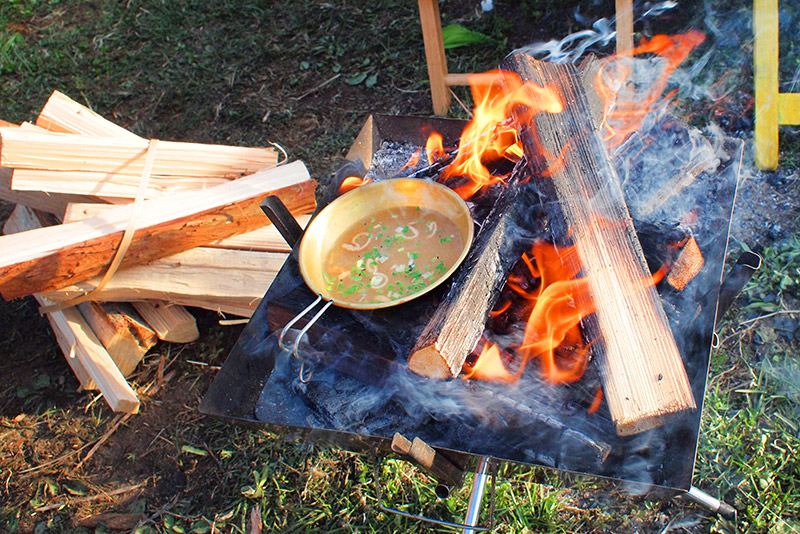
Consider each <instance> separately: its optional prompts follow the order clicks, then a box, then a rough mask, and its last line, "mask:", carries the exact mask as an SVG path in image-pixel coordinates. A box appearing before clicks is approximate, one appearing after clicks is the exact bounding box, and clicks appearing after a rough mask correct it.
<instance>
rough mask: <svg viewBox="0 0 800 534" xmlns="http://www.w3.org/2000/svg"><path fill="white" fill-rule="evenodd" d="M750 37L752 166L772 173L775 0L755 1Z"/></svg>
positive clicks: (775, 92) (776, 107)
mask: <svg viewBox="0 0 800 534" xmlns="http://www.w3.org/2000/svg"><path fill="white" fill-rule="evenodd" d="M753 33H754V34H755V41H754V44H753V77H754V78H755V114H756V124H755V134H754V137H755V162H756V167H758V168H759V169H762V170H773V169H775V168H776V167H777V166H778V124H779V116H778V110H779V105H778V102H779V96H778V90H779V87H778V0H754V2H753Z"/></svg>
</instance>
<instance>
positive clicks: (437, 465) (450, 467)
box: [392, 432, 464, 487]
mask: <svg viewBox="0 0 800 534" xmlns="http://www.w3.org/2000/svg"><path fill="white" fill-rule="evenodd" d="M392 450H393V451H394V452H396V453H398V454H402V455H405V456H408V457H409V458H410V459H411V460H413V461H414V462H416V463H417V465H419V466H421V467H423V468H424V469H425V470H427V471H428V472H429V473H430V474H431V475H432V476H433V477H434V478H435V479H436V480H437V481H439V482H440V483H442V484H446V485H448V486H455V487H459V486H461V484H462V483H463V481H464V470H463V469H461V467H459V466H458V465H456V464H455V463H454V462H452V461H451V460H450V459H449V458H447V457H446V456H444V454H443V453H442V452H440V451H437V450H436V449H434V448H433V447H431V446H430V445H428V444H427V443H425V442H424V441H422V440H421V439H420V438H419V437H415V438H414V441H410V440H409V439H408V438H406V437H405V436H403V435H402V434H400V433H399V432H398V433H395V435H394V437H393V438H392Z"/></svg>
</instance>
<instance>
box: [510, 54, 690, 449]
mask: <svg viewBox="0 0 800 534" xmlns="http://www.w3.org/2000/svg"><path fill="white" fill-rule="evenodd" d="M505 68H506V69H508V70H513V71H515V72H517V73H518V74H520V76H521V77H522V79H523V80H525V81H530V82H533V83H535V84H538V85H540V86H543V87H551V88H553V89H554V90H555V91H556V92H557V93H558V94H559V95H560V97H561V99H562V101H563V104H564V111H563V112H561V113H558V114H556V113H539V114H537V115H535V116H534V117H533V119H531V120H530V121H527V120H525V119H523V121H524V123H523V124H520V129H521V137H522V140H523V145H524V147H525V153H526V156H527V159H528V161H529V162H530V163H531V164H532V165H533V166H534V167H536V169H535V170H536V171H539V172H541V173H544V174H545V175H548V174H549V175H550V179H551V180H552V182H553V183H554V185H555V188H556V191H557V195H558V199H559V201H560V202H561V206H562V210H563V212H564V216H565V218H566V220H567V223H568V224H569V226H570V229H571V231H572V235H573V239H574V241H575V245H576V248H577V253H578V257H579V259H580V262H581V266H582V269H583V275H584V276H585V277H586V279H587V284H588V291H589V297H590V298H591V299H592V301H593V304H594V307H595V309H596V312H595V313H594V317H595V320H596V322H597V325H598V327H599V329H600V332H601V335H602V346H603V348H602V350H599V351H596V352H600V358H599V359H600V366H601V370H602V378H603V383H604V389H605V394H606V399H607V402H608V405H609V408H610V411H611V415H612V418H613V420H614V423H615V425H616V428H617V432H618V433H619V434H620V435H630V434H635V433H638V432H642V431H645V430H648V429H651V428H654V427H656V426H659V425H661V424H663V422H664V421H665V419H666V418H667V417H668V416H669V415H670V414H674V413H677V412H682V411H684V410H689V409H695V408H696V403H695V400H694V397H693V395H692V390H691V385H690V384H689V380H688V377H687V374H686V370H685V368H684V365H683V361H682V358H681V354H680V352H679V351H678V348H677V345H676V343H675V340H674V338H673V336H672V332H671V331H670V328H669V324H668V321H667V317H666V314H665V313H664V310H663V307H662V305H661V302H660V300H659V296H658V293H657V292H656V290H655V288H654V286H653V284H652V282H651V280H650V274H649V272H648V270H647V263H646V261H645V258H644V254H643V252H642V249H641V245H640V244H639V241H638V238H637V236H636V232H635V229H634V227H633V221H632V219H631V217H630V214H629V212H628V209H627V206H626V203H625V200H624V196H623V193H622V189H621V187H620V184H619V181H618V178H617V175H616V173H615V171H614V169H613V167H612V166H611V163H610V161H609V157H608V153H607V151H606V147H605V145H604V143H603V141H602V139H601V138H600V136H599V134H598V131H597V129H596V127H595V126H594V124H593V121H592V116H591V111H590V109H589V104H588V101H587V98H586V96H585V93H584V91H583V88H582V85H581V80H580V77H579V74H578V73H577V71H576V69H575V67H574V66H572V65H556V64H549V63H543V62H539V61H536V60H534V59H533V58H531V57H530V56H526V55H524V54H515V55H513V56H511V57H510V58H509V59H507V60H506V64H505ZM518 120H519V119H518ZM542 149H543V150H542ZM543 153H544V154H548V155H560V157H559V159H558V161H557V162H552V164H550V165H549V164H548V162H546V161H545V157H544V156H543ZM598 345H601V344H600V343H596V344H595V347H597V346H598Z"/></svg>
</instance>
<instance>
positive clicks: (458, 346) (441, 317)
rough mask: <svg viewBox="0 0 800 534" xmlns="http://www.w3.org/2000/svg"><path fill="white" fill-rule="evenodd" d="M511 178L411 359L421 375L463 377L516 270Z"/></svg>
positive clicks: (514, 186)
mask: <svg viewBox="0 0 800 534" xmlns="http://www.w3.org/2000/svg"><path fill="white" fill-rule="evenodd" d="M519 168H521V167H518V169H519ZM512 176H513V177H512V178H511V179H509V181H508V184H509V185H508V186H507V187H505V188H504V189H503V191H502V193H501V196H500V198H499V199H498V201H497V202H496V204H495V206H494V208H493V209H492V211H491V212H490V213H489V215H487V217H486V219H485V220H484V221H483V223H482V224H481V229H480V231H479V232H478V235H477V236H476V237H475V240H474V242H473V244H472V247H471V249H470V252H469V255H468V256H467V258H466V260H465V261H464V264H463V265H462V266H461V267H459V270H458V271H457V272H456V273H455V275H454V277H453V281H452V283H451V285H450V289H449V290H448V293H447V295H446V296H445V297H444V298H443V299H442V302H441V303H440V304H439V306H438V307H437V309H436V312H435V313H434V314H433V316H432V317H431V319H430V320H429V321H428V323H427V324H426V325H425V328H424V329H423V331H422V334H421V335H420V337H419V339H418V340H417V342H416V344H415V345H414V348H413V349H412V351H411V354H410V355H409V357H408V367H409V369H411V370H412V371H414V372H415V373H417V374H420V375H423V376H428V377H433V378H452V377H455V376H458V375H459V374H460V373H461V367H462V366H463V365H464V361H465V360H466V358H467V356H469V354H470V352H472V350H473V349H474V348H475V344H476V343H477V342H478V340H479V339H480V337H481V334H482V333H483V330H484V327H485V325H486V320H487V319H488V317H489V312H490V311H491V309H492V307H493V306H494V303H495V302H496V300H497V297H498V296H499V295H500V291H501V289H502V288H503V286H504V285H505V283H506V278H507V276H508V273H509V271H510V269H511V267H512V266H513V264H514V263H515V262H516V260H517V259H518V258H519V254H516V253H514V252H513V251H512V249H513V243H514V240H515V237H514V236H515V235H516V234H517V232H516V231H515V229H514V228H515V227H514V224H513V222H512V215H513V212H512V207H513V205H514V200H515V199H516V197H517V193H518V187H517V179H518V175H517V173H516V172H515V173H514V175H512Z"/></svg>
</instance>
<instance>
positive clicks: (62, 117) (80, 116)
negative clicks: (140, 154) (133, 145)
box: [36, 91, 141, 139]
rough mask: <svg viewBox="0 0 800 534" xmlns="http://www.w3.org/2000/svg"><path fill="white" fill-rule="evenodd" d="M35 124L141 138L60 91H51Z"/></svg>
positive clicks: (52, 128) (109, 135)
mask: <svg viewBox="0 0 800 534" xmlns="http://www.w3.org/2000/svg"><path fill="white" fill-rule="evenodd" d="M36 126H39V127H41V128H44V129H46V130H49V131H51V132H63V133H71V134H83V135H92V136H96V137H121V138H127V139H141V137H139V136H138V135H136V134H135V133H133V132H131V131H130V130H127V129H125V128H123V127H122V126H119V125H117V124H115V123H113V122H111V121H109V120H108V119H106V118H104V117H103V116H102V115H100V114H98V113H95V112H94V111H92V110H91V109H89V108H87V107H86V106H84V105H82V104H79V103H78V102H75V101H74V100H72V99H71V98H70V97H68V96H67V95H65V94H64V93H61V92H60V91H53V93H52V94H51V95H50V98H48V99H47V103H46V104H45V105H44V107H43V108H42V111H41V112H40V113H39V116H38V117H37V118H36Z"/></svg>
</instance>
